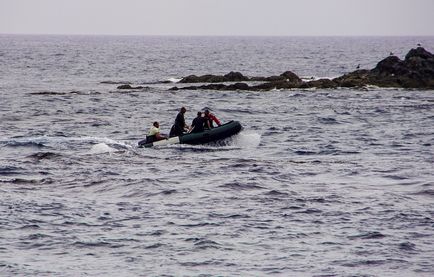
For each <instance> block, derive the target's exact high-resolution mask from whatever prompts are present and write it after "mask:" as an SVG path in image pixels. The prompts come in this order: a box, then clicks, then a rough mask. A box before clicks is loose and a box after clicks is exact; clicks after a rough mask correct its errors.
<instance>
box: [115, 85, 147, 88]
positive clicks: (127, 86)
mask: <svg viewBox="0 0 434 277" xmlns="http://www.w3.org/2000/svg"><path fill="white" fill-rule="evenodd" d="M144 88H146V87H142V86H138V87H133V86H131V85H120V86H118V87H117V89H144Z"/></svg>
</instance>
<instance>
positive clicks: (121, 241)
mask: <svg viewBox="0 0 434 277" xmlns="http://www.w3.org/2000/svg"><path fill="white" fill-rule="evenodd" d="M418 43H420V44H421V45H422V46H423V47H425V49H426V50H428V51H430V52H434V37H188V36H173V37H170V36H169V37H159V36H78V35H76V36H68V35H6V34H3V35H0V276H317V277H320V276H321V277H325V276H329V277H330V276H433V275H434V91H433V90H415V89H411V90H409V89H397V88H378V87H373V86H368V87H365V88H362V89H348V88H346V89H344V88H341V89H305V90H303V89H291V90H272V91H263V92H248V91H212V90H179V91H170V90H169V89H170V88H171V87H173V86H179V84H176V82H177V81H179V80H180V79H181V78H182V77H185V76H188V75H191V74H195V75H203V74H218V75H223V74H227V73H228V72H230V71H238V72H241V73H242V74H244V75H246V76H271V75H279V74H281V73H283V72H285V71H288V70H290V71H292V72H294V73H296V74H297V75H298V76H300V77H302V78H304V79H306V80H310V79H318V78H334V77H337V76H340V75H343V74H345V73H348V72H351V71H354V70H355V69H356V67H358V66H360V68H366V69H371V68H373V67H375V66H376V64H377V63H378V62H379V61H380V60H381V59H383V58H386V57H387V56H389V55H390V54H391V53H392V54H394V55H397V56H398V57H400V58H401V59H404V57H405V54H406V53H407V52H408V51H409V50H410V49H412V48H416V45H417V44H418ZM120 84H131V85H132V86H142V88H141V89H136V90H120V89H117V86H119V85H120ZM182 106H184V107H186V108H187V113H186V115H185V117H186V120H187V123H190V122H191V120H192V119H193V118H194V117H195V115H196V113H197V111H200V110H203V109H210V110H211V112H212V113H214V114H215V115H216V116H217V117H218V118H219V119H220V120H221V121H223V122H228V121H230V120H237V121H239V122H240V123H241V124H242V126H243V130H242V131H241V133H239V134H238V135H236V136H234V137H232V138H229V139H226V140H224V141H220V142H218V143H213V144H209V145H199V146H191V145H169V146H161V147H155V148H138V147H137V142H138V141H139V140H142V139H143V138H144V137H145V135H146V134H147V132H148V130H149V128H150V127H151V125H152V123H153V122H154V121H159V122H160V126H161V130H162V132H163V133H168V132H169V130H170V127H171V125H172V124H173V122H174V119H175V117H176V115H177V113H178V111H179V109H180V108H181V107H182Z"/></svg>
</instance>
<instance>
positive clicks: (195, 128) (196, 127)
mask: <svg viewBox="0 0 434 277" xmlns="http://www.w3.org/2000/svg"><path fill="white" fill-rule="evenodd" d="M205 124H207V125H208V128H209V124H208V123H207V121H206V120H205V117H203V116H202V112H197V117H196V118H195V119H193V122H192V123H191V127H190V133H200V132H203V131H204V130H205Z"/></svg>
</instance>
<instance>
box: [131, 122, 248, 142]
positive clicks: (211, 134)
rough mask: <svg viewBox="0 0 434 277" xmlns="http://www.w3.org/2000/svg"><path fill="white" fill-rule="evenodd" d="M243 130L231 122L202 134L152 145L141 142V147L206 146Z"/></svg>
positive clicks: (238, 124) (186, 135)
mask: <svg viewBox="0 0 434 277" xmlns="http://www.w3.org/2000/svg"><path fill="white" fill-rule="evenodd" d="M241 129H242V126H241V124H240V123H239V122H238V121H229V122H228V123H225V124H223V125H220V126H218V127H215V128H212V129H207V130H205V131H204V132H200V133H189V134H184V135H182V136H179V137H173V138H169V139H164V140H159V141H155V142H152V143H146V139H144V140H142V141H139V147H152V146H158V145H169V144H177V143H181V144H193V145H197V144H205V143H210V142H215V141H219V140H222V139H226V138H229V137H231V136H233V135H236V134H238V133H239V132H240V131H241Z"/></svg>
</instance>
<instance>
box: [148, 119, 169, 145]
mask: <svg viewBox="0 0 434 277" xmlns="http://www.w3.org/2000/svg"><path fill="white" fill-rule="evenodd" d="M163 139H167V138H166V136H163V135H161V134H160V123H158V122H157V121H155V122H154V124H152V127H151V129H149V133H148V135H147V136H146V143H152V142H154V141H159V140H163Z"/></svg>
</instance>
